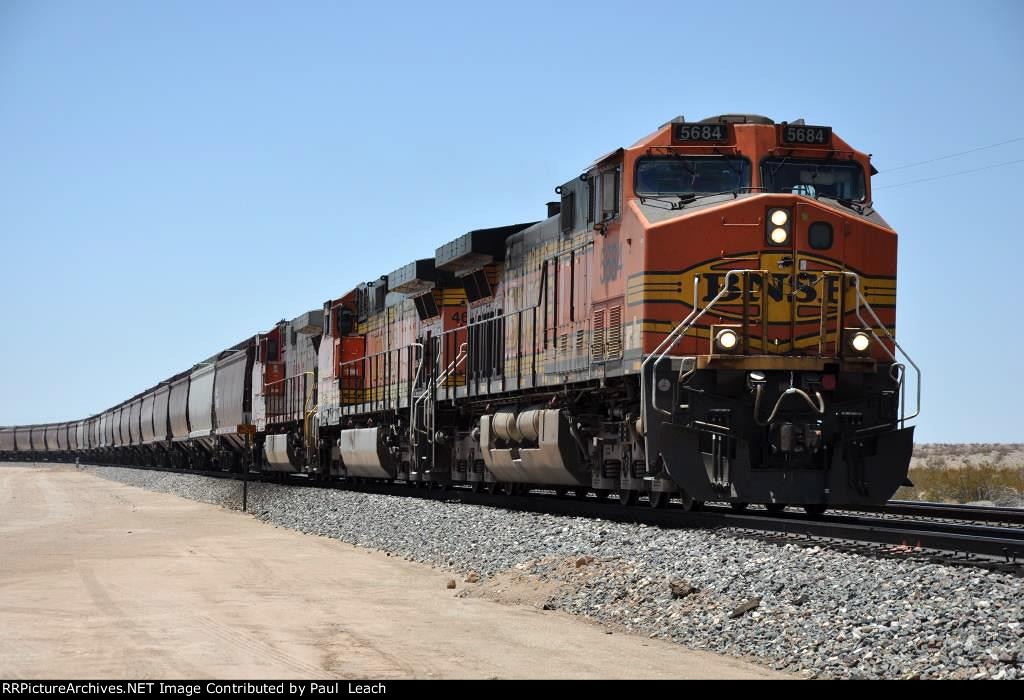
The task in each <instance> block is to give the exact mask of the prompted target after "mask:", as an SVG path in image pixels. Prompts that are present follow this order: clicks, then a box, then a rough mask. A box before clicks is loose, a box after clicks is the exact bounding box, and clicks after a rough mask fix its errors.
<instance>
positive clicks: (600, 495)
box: [594, 489, 611, 501]
mask: <svg viewBox="0 0 1024 700" xmlns="http://www.w3.org/2000/svg"><path fill="white" fill-rule="evenodd" d="M594 494H595V495H596V496H597V500H599V501H603V500H604V499H606V498H608V495H609V494H611V491H610V490H609V489H594Z"/></svg>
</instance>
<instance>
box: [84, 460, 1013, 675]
mask: <svg viewBox="0 0 1024 700" xmlns="http://www.w3.org/2000/svg"><path fill="white" fill-rule="evenodd" d="M90 471H92V472H94V473H96V474H98V475H99V476H102V477H104V478H107V479H111V480H114V481H118V482H121V483H124V484H128V485H131V486H138V487H142V488H146V489H150V490H155V491H160V492H164V493H171V494H175V495H178V496H182V497H185V498H190V499H193V500H197V501H202V502H206V503H213V504H217V505H220V506H224V507H227V508H233V509H238V508H240V506H241V483H240V482H237V481H232V480H227V479H214V478H209V477H201V476H191V475H181V474H173V473H168V472H158V471H145V470H135V469H121V468H116V467H90ZM248 488H249V491H248V501H249V502H248V505H249V512H250V513H252V514H253V515H255V516H256V517H258V518H260V519H261V520H264V521H266V522H268V523H272V524H274V525H277V526H279V527H286V528H291V529H295V530H299V531H301V532H305V533H309V534H316V535H323V536H327V537H331V538H335V539H338V540H342V541H344V542H348V543H351V544H355V545H358V546H361V547H367V548H372V549H378V550H383V551H387V552H390V553H392V554H394V555H397V556H402V557H405V558H407V559H410V560H413V561H418V562H423V563H427V564H431V565H434V566H438V567H441V568H444V569H447V570H451V571H458V572H473V573H474V574H476V575H479V576H480V577H481V578H482V579H483V582H486V581H487V580H488V579H489V578H493V577H495V576H496V575H497V574H502V573H504V572H509V571H512V572H515V573H516V574H517V575H521V576H527V577H531V578H533V579H535V580H538V581H542V582H544V583H545V584H554V585H551V589H552V590H553V591H554V592H553V593H552V594H551V595H550V596H549V597H548V598H547V599H546V601H545V602H544V604H543V606H544V607H545V608H548V609H557V610H563V611H566V612H568V613H571V614H576V615H584V616H587V617H590V618H593V619H595V620H598V621H600V622H603V623H607V624H611V625H615V626H619V627H621V628H624V629H627V630H630V631H632V632H635V633H640V634H644V635H648V636H651V637H660V638H666V639H671V640H674V641H677V642H680V643H682V644H685V645H687V646H689V647H692V648H698V649H707V650H709V651H714V652H719V653H723V654H730V655H734V656H741V657H747V658H752V659H755V660H759V661H761V662H762V663H766V664H768V665H770V666H772V667H774V668H778V669H785V670H789V671H795V672H802V673H804V674H805V675H808V676H814V677H860V678H918V677H920V678H995V679H1015V678H1020V677H1022V675H1024V673H1022V669H1021V667H1020V665H1021V664H1022V663H1024V596H1022V581H1021V579H1019V578H1017V577H1015V576H1013V575H1010V574H1003V573H997V572H989V571H986V570H984V569H976V568H967V567H955V566H946V565H941V564H934V563H928V562H925V561H922V560H921V559H919V558H907V559H880V558H875V557H870V556H865V555H862V554H857V553H850V552H841V551H836V550H832V549H829V548H821V547H801V546H796V545H779V544H773V543H768V542H762V541H759V540H754V539H747V538H740V537H735V536H730V535H728V534H725V533H715V532H710V531H703V530H662V529H660V528H656V527H645V526H643V525H631V524H620V523H611V522H607V521H603V520H596V519H587V518H573V517H564V516H552V515H540V514H535V513H523V512H516V511H506V510H502V509H500V508H488V507H483V506H474V505H466V504H455V503H445V502H440V501H433V500H426V499H418V498H401V497H395V496H384V495H377V494H364V493H356V492H347V491H343V490H329V489H316V488H303V487H298V486H281V485H274V484H266V483H262V482H250V484H249V487H248ZM460 580H462V579H460ZM470 580H472V577H471V579H470ZM439 585H445V584H444V582H442V583H441V584H439Z"/></svg>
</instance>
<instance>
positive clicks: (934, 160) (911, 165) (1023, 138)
mask: <svg viewBox="0 0 1024 700" xmlns="http://www.w3.org/2000/svg"><path fill="white" fill-rule="evenodd" d="M1018 141H1024V136H1021V137H1019V138H1015V139H1010V140H1009V141H1000V142H999V143H991V144H989V145H987V146H978V147H977V148H972V149H970V150H968V151H960V152H958V153H950V154H949V155H948V156H939V157H938V158H930V159H929V160H922V161H919V162H917V163H907V164H906V165H898V166H896V167H895V168H886V169H885V170H883V171H882V172H880V173H879V175H887V174H889V173H893V172H896V171H897V170H906V169H907V168H916V167H917V166H919V165H927V164H928V163H937V162H938V161H940V160H948V159H949V158H956V157H957V156H965V155H967V154H968V153H977V152H978V151H987V150H988V149H990V148H995V147H997V146H1005V145H1006V144H1008V143H1016V142H1018Z"/></svg>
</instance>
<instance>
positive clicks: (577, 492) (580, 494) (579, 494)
mask: <svg viewBox="0 0 1024 700" xmlns="http://www.w3.org/2000/svg"><path fill="white" fill-rule="evenodd" d="M588 493H590V489H588V488H586V487H585V486H580V487H579V488H576V489H573V495H574V496H576V498H577V499H578V500H581V501H582V500H583V499H584V498H586V497H587V494H588Z"/></svg>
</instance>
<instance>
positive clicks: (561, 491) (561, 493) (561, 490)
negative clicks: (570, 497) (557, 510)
mask: <svg viewBox="0 0 1024 700" xmlns="http://www.w3.org/2000/svg"><path fill="white" fill-rule="evenodd" d="M567 493H569V489H567V488H565V487H559V488H557V489H555V495H556V496H558V497H559V498H564V497H565V494H567Z"/></svg>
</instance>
